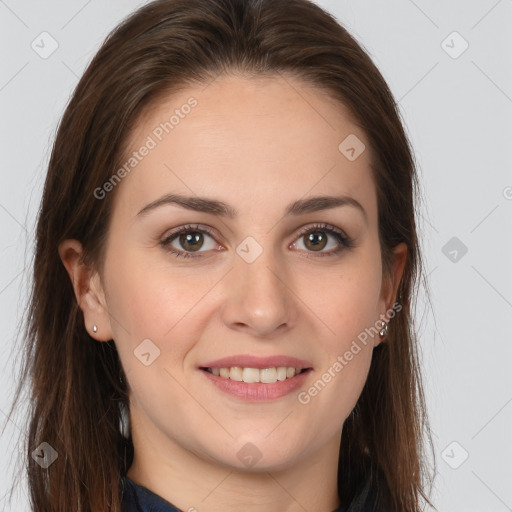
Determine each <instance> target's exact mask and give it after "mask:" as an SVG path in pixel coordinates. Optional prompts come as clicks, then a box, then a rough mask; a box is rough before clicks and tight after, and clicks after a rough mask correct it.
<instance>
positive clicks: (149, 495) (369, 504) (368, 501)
mask: <svg viewBox="0 0 512 512" xmlns="http://www.w3.org/2000/svg"><path fill="white" fill-rule="evenodd" d="M121 484H122V495H123V512H187V511H181V510H180V509H178V508H176V507H175V506H174V505H172V504H171V503H169V502H168V501H166V500H164V499H163V498H161V497H160V496H158V495H157V494H155V493H154V492H152V491H150V490H149V489H146V488H145V487H142V486H141V485H139V484H136V483H135V482H134V481H133V480H131V479H130V478H128V477H127V476H125V477H123V478H122V479H121ZM370 484H371V481H370V480H368V481H367V482H363V484H362V485H361V486H360V488H359V490H358V492H357V495H356V496H355V497H354V499H353V500H352V502H351V503H350V505H349V506H348V507H343V506H341V507H340V508H337V509H336V510H334V511H333V512H375V511H377V508H375V505H374V503H375V501H374V500H375V488H373V487H372V486H371V485H370ZM190 510H194V509H193V508H191V509H190ZM379 512H380V511H379Z"/></svg>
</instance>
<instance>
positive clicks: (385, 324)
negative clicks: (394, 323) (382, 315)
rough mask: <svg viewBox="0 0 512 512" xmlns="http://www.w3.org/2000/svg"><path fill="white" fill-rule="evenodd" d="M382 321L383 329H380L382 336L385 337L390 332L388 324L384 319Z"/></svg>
mask: <svg viewBox="0 0 512 512" xmlns="http://www.w3.org/2000/svg"><path fill="white" fill-rule="evenodd" d="M381 322H382V329H381V330H380V332H379V334H380V336H381V338H385V337H386V336H387V334H388V324H387V322H385V321H384V320H381Z"/></svg>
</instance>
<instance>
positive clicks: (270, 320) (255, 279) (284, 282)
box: [222, 249, 298, 338]
mask: <svg viewBox="0 0 512 512" xmlns="http://www.w3.org/2000/svg"><path fill="white" fill-rule="evenodd" d="M233 265H234V268H233V269H232V271H231V272H230V273H229V276H228V279H227V280H226V282H225V283H224V284H223V286H224V289H223V297H224V304H223V306H222V320H223V322H224V324H225V325H226V326H228V327H229V328H230V329H235V330H239V331H241V332H244V333H246V334H248V335H252V336H254V337H260V338H264V337H266V338H268V337H272V336H273V335H274V334H277V333H279V334H282V333H283V332H285V331H286V330H288V329H291V328H292V327H293V326H294V325H295V323H296V319H297V316H298V315H297V309H298V303H297V300H298V299H297V297H296V295H295V294H294V292H293V288H294V287H293V277H292V273H291V272H290V271H289V269H287V268H286V267H285V265H284V264H283V263H282V261H281V260H279V259H278V258H276V257H275V255H274V252H273V251H271V250H270V249H268V250H263V252H262V253H261V254H260V255H259V256H258V257H257V258H256V259H255V260H254V261H252V262H251V263H249V262H248V261H246V260H245V259H244V258H243V257H240V256H239V255H238V254H237V255H236V256H235V261H234V263H233Z"/></svg>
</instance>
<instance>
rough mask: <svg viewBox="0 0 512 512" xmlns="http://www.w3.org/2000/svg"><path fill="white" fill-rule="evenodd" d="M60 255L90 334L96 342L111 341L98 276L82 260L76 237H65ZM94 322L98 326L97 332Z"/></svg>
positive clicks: (61, 244) (80, 246) (79, 244)
mask: <svg viewBox="0 0 512 512" xmlns="http://www.w3.org/2000/svg"><path fill="white" fill-rule="evenodd" d="M59 256H60V259H61V260H62V263H63V264H64V267H65V268H66V270H67V272H68V274H69V278H70V279H71V284H72V285H73V290H74V291H75V297H76V301H77V302H78V305H79V306H80V309H81V310H82V312H83V315H84V323H85V328H86V330H87V332H88V333H89V336H91V337H92V338H94V339H96V340H98V341H110V340H111V339H112V328H111V325H110V316H109V314H108V309H107V303H106V300H105V293H104V291H103V287H102V284H101V279H100V276H99V274H98V272H97V271H95V270H93V269H91V268H90V267H89V266H87V265H85V263H84V262H83V249H82V244H81V243H80V242H79V241H78V240H72V239H68V240H64V241H63V242H61V243H60V244H59ZM93 325H95V326H96V327H97V330H96V332H94V331H93Z"/></svg>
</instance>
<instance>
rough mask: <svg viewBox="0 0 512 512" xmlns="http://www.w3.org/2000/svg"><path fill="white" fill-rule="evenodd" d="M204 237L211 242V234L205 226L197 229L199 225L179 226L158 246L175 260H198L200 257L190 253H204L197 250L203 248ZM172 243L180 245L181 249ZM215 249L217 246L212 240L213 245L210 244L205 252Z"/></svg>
mask: <svg viewBox="0 0 512 512" xmlns="http://www.w3.org/2000/svg"><path fill="white" fill-rule="evenodd" d="M205 235H206V236H207V237H209V238H211V239H212V240H213V233H212V231H211V230H210V229H209V228H207V227H206V226H203V228H199V225H195V226H192V225H187V226H181V227H180V228H178V229H177V230H175V231H173V232H172V233H170V234H169V235H168V236H166V237H165V238H164V239H163V240H162V241H161V242H160V245H161V246H162V247H164V249H166V250H167V251H169V252H171V253H172V254H174V255H175V256H176V257H177V258H181V257H183V258H198V257H200V255H197V256H196V255H195V254H192V253H194V252H205V251H199V249H201V248H203V246H204V236H205ZM174 242H175V243H176V244H178V245H180V246H181V248H179V247H176V246H173V245H172V244H173V243H174ZM216 247H218V244H217V243H216V242H215V241H214V240H213V244H211V246H210V247H209V248H208V247H207V248H206V251H208V250H211V249H215V248H216ZM183 249H184V250H183Z"/></svg>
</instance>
